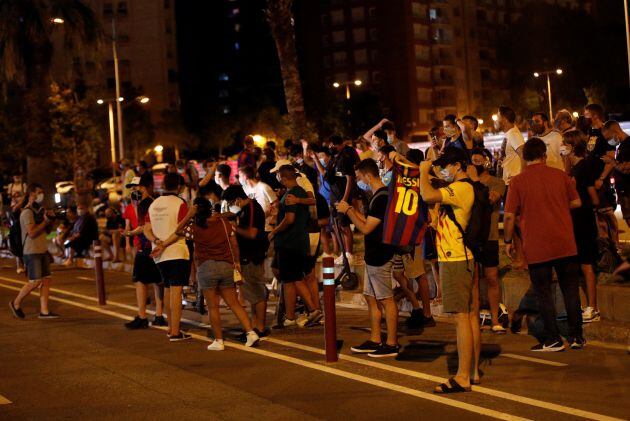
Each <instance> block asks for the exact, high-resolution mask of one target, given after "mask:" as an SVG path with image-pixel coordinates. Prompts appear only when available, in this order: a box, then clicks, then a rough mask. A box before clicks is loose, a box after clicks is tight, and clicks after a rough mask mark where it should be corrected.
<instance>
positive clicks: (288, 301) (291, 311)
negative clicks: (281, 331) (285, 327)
mask: <svg viewBox="0 0 630 421" xmlns="http://www.w3.org/2000/svg"><path fill="white" fill-rule="evenodd" d="M282 288H284V290H283V293H284V307H285V314H286V318H287V319H289V320H295V301H296V300H297V291H296V289H295V284H294V283H293V282H282Z"/></svg>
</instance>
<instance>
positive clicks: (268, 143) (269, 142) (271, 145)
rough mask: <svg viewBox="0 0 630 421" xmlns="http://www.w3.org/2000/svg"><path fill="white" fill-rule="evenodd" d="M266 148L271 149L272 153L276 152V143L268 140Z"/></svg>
mask: <svg viewBox="0 0 630 421" xmlns="http://www.w3.org/2000/svg"><path fill="white" fill-rule="evenodd" d="M265 148H269V149H271V150H272V151H275V150H276V142H274V141H273V140H268V141H267V143H265Z"/></svg>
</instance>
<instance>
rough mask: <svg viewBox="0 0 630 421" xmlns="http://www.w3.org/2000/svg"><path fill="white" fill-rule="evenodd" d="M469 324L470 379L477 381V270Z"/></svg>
mask: <svg viewBox="0 0 630 421" xmlns="http://www.w3.org/2000/svg"><path fill="white" fill-rule="evenodd" d="M468 320H469V323H470V333H471V335H472V345H473V347H472V349H473V357H472V370H471V373H472V378H473V380H475V381H479V378H480V376H479V358H480V356H481V328H480V326H479V270H478V269H477V268H476V269H475V276H474V279H473V289H472V305H471V311H470V313H468Z"/></svg>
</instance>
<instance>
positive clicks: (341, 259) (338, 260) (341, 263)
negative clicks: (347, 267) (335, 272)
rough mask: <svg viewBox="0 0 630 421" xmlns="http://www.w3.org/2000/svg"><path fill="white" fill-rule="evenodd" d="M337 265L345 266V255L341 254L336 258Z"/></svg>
mask: <svg viewBox="0 0 630 421" xmlns="http://www.w3.org/2000/svg"><path fill="white" fill-rule="evenodd" d="M335 266H343V255H341V254H340V255H339V256H338V257H336V258H335Z"/></svg>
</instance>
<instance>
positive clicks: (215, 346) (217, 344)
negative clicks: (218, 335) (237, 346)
mask: <svg viewBox="0 0 630 421" xmlns="http://www.w3.org/2000/svg"><path fill="white" fill-rule="evenodd" d="M224 349H225V345H223V339H215V340H214V341H212V343H211V344H210V345H208V351H223V350H224Z"/></svg>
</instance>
